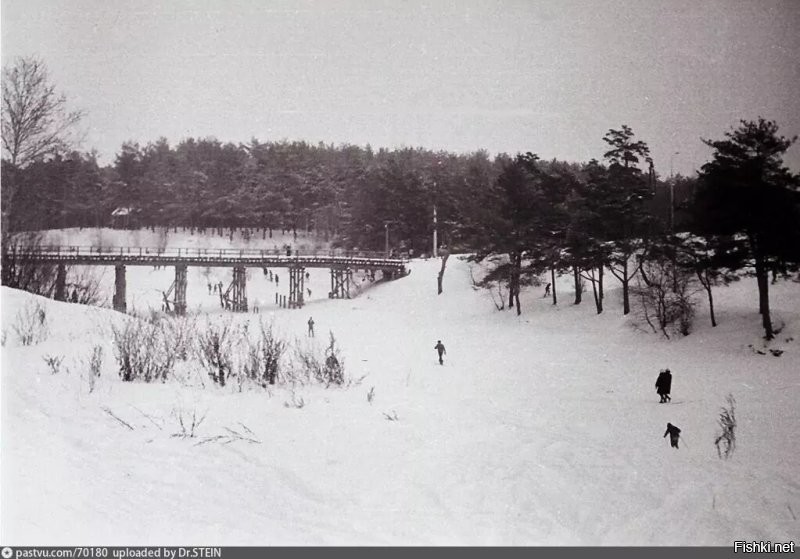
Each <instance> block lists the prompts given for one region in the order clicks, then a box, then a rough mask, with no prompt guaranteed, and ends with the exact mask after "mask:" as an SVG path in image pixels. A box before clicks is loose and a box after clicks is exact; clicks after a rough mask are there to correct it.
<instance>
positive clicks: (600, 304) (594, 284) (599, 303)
mask: <svg viewBox="0 0 800 559" xmlns="http://www.w3.org/2000/svg"><path fill="white" fill-rule="evenodd" d="M589 273H591V278H590V279H589V281H591V282H592V294H593V295H594V306H595V308H596V309H597V314H600V313H601V312H603V300H602V299H600V294H599V293H598V291H597V279H595V277H594V268H591V269H590V270H589Z"/></svg>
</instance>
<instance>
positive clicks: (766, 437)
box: [0, 243, 800, 546]
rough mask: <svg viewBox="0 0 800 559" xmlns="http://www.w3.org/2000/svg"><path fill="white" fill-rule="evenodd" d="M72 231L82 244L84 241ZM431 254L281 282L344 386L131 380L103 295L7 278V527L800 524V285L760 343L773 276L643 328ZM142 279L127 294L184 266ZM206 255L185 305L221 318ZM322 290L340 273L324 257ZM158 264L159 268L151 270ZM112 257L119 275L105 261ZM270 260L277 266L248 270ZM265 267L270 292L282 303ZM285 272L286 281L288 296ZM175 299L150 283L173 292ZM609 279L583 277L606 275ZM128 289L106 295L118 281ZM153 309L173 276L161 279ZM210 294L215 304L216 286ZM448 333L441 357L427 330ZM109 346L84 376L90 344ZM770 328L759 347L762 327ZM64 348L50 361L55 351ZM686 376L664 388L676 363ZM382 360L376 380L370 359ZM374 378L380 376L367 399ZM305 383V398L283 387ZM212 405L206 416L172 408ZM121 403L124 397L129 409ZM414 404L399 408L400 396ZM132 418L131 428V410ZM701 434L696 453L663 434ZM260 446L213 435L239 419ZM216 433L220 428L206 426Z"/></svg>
mask: <svg viewBox="0 0 800 559" xmlns="http://www.w3.org/2000/svg"><path fill="white" fill-rule="evenodd" d="M73 244H78V243H73ZM439 265H440V264H439V262H438V261H435V260H430V261H413V262H412V263H411V266H410V267H411V270H412V273H411V275H410V276H407V277H405V278H402V279H400V280H397V281H394V282H388V283H378V284H374V285H372V286H371V287H370V288H369V289H365V290H364V292H363V293H361V295H359V296H358V297H356V298H354V299H351V300H329V299H327V297H325V298H317V297H316V296H315V297H312V301H311V303H310V304H309V305H307V306H306V307H305V308H303V309H302V310H284V309H278V308H277V307H275V306H274V304H273V305H271V306H270V305H268V304H267V303H266V302H265V303H264V305H263V307H262V308H261V313H260V314H259V315H254V314H241V315H237V316H236V317H235V318H234V320H235V321H237V322H245V321H251V322H252V321H256V320H259V319H263V320H271V321H273V323H274V325H275V328H276V329H277V330H278V331H279V332H281V334H282V335H283V336H284V337H285V338H287V339H288V340H290V341H293V340H295V338H296V339H297V340H298V342H300V343H304V342H306V341H307V340H306V338H305V335H306V321H307V320H308V318H309V316H313V317H314V320H315V322H316V331H317V338H315V339H314V340H313V341H312V343H316V344H318V345H319V346H320V347H322V346H324V345H325V343H326V341H327V340H326V334H327V332H328V331H329V330H330V331H333V332H334V333H335V335H336V338H337V339H338V341H339V343H340V344H341V347H342V349H343V355H344V358H345V364H346V369H347V374H348V377H349V378H350V379H353V380H358V379H360V378H361V377H364V378H363V380H361V382H360V383H358V382H354V383H353V384H352V385H350V386H349V387H346V388H328V389H326V388H324V387H322V386H318V385H314V386H305V387H297V388H295V389H294V391H292V390H291V389H289V388H276V389H272V390H269V391H265V390H263V389H255V388H254V389H245V390H244V391H242V392H239V388H238V386H231V385H229V386H227V387H225V388H219V387H216V386H213V385H210V383H207V386H206V387H205V388H200V387H196V386H189V385H186V384H183V383H180V382H178V381H177V380H173V381H168V382H166V383H163V384H161V383H159V384H150V385H148V384H144V383H123V382H121V380H120V379H119V376H118V374H117V367H116V363H115V361H114V359H113V351H112V343H111V334H110V326H109V325H110V324H111V323H121V322H122V321H125V320H130V318H127V317H125V316H123V315H121V314H119V313H115V312H113V311H111V310H108V309H100V308H92V307H86V306H81V305H72V304H68V303H60V302H55V301H51V300H45V299H40V298H37V297H34V296H32V295H29V294H26V293H22V292H18V291H14V290H10V289H7V288H3V290H2V328H3V336H4V347H3V350H2V415H1V421H2V431H1V433H0V434H1V435H2V458H1V467H2V478H1V479H0V482H1V485H0V489H2V494H1V495H0V503H1V504H0V507H1V508H0V540H2V541H3V543H4V544H6V545H24V544H36V545H45V544H53V545H58V544H79V543H80V544H83V543H85V544H96V545H102V544H109V545H110V544H114V545H129V544H137V545H146V544H161V545H165V544H170V545H179V544H192V545H196V544H197V542H203V543H204V544H210V545H247V544H256V545H281V544H289V545H291V544H310V545H316V544H321V545H339V544H354V545H360V544H376V545H384V544H389V545H391V544H395V545H403V544H420V545H424V544H433V545H440V544H453V545H462V544H463V545H468V544H472V545H500V544H503V545H523V544H530V545H594V544H598V545H612V544H616V545H640V544H642V545H646V544H655V545H701V544H711V545H723V546H729V545H731V544H732V542H733V541H734V540H771V541H773V542H781V541H789V540H791V539H795V540H796V539H797V535H798V534H799V533H800V522H798V519H797V515H800V459H799V458H798V452H797V430H798V427H800V406H798V403H797V401H798V396H800V377H798V370H800V366H799V365H800V286H798V284H796V283H791V282H783V283H779V284H778V285H775V286H773V287H772V303H773V308H774V309H775V323H776V324H780V325H782V326H783V328H782V330H781V332H780V334H779V336H778V338H777V339H776V340H774V341H773V342H772V343H771V344H770V345H769V348H771V349H782V350H783V351H784V353H783V354H782V355H781V356H780V357H775V356H773V355H772V354H770V353H769V352H766V354H765V355H761V354H759V353H757V352H756V351H755V350H756V349H760V348H761V347H762V346H763V341H762V340H761V332H760V327H759V323H760V321H759V318H758V314H757V312H756V310H757V296H756V288H755V285H754V283H753V282H752V281H750V280H743V281H742V282H739V283H737V284H734V285H732V286H730V287H727V288H719V289H717V290H716V292H715V295H716V304H717V311H718V320H719V323H720V324H719V326H718V327H717V328H711V327H710V325H709V324H708V318H707V315H706V314H705V310H704V308H703V307H702V306H701V307H700V309H699V311H698V316H697V318H696V321H695V327H696V328H695V332H694V333H692V335H690V336H688V337H686V338H682V339H674V340H671V341H667V340H664V339H663V338H661V337H659V336H657V335H655V334H647V333H644V332H643V331H642V330H639V329H636V328H635V327H633V325H632V320H631V319H630V318H626V317H623V316H622V314H621V305H620V304H619V298H620V293H619V291H618V290H617V289H616V286H615V285H612V284H609V289H608V291H607V295H606V298H607V301H606V311H605V313H604V314H602V315H599V316H598V315H596V314H595V312H594V306H593V304H592V301H591V300H585V302H584V303H583V304H582V305H579V306H574V305H572V304H571V302H572V292H571V288H570V285H571V282H570V278H567V277H565V278H562V279H561V280H560V282H559V284H558V288H559V294H560V296H561V298H560V304H559V305H558V306H556V307H554V306H553V305H551V304H550V300H549V299H543V298H541V295H542V289H541V288H529V289H528V290H527V291H526V292H525V294H524V296H523V308H524V312H523V314H522V316H520V317H517V316H516V314H515V313H514V312H513V311H512V312H509V311H503V312H498V311H497V310H495V308H494V306H493V304H492V301H491V298H490V295H489V294H488V293H487V292H485V291H476V290H474V289H473V287H472V283H471V280H470V274H469V265H468V264H467V263H466V262H465V261H463V260H461V259H458V258H456V257H451V258H450V260H449V261H448V267H447V271H446V273H445V281H444V293H443V294H442V295H437V294H436V275H437V273H438V270H439ZM134 273H138V274H140V275H139V276H136V277H132V276H129V283H128V286H129V287H128V289H129V299H128V305H129V308H130V307H131V306H132V305H133V306H135V307H136V308H138V309H140V310H146V308H147V306H148V303H149V301H150V295H148V294H147V290H149V289H158V288H160V286H161V285H164V286H165V287H166V286H168V285H169V282H170V281H171V279H172V278H171V272H170V271H169V270H161V271H153V270H152V269H146V268H141V269H139V271H138V272H131V271H129V274H134ZM193 273H194V274H195V275H193V276H190V280H189V281H190V286H189V306H190V307H191V308H194V309H197V308H198V307H199V308H205V309H207V310H208V311H212V310H213V312H214V318H213V320H222V319H223V318H222V317H224V316H228V315H227V314H226V313H224V312H223V311H221V310H219V308H218V303H216V300H214V298H213V296H209V295H208V294H207V287H206V282H205V278H204V277H203V275H202V270H200V269H195V272H193ZM312 273H316V274H318V277H317V276H314V277H312V278H311V289H312V291H314V290H315V285H319V289H320V290H321V289H322V288H323V287H324V286H326V285H327V283H326V282H328V281H329V280H328V278H327V274H326V272H325V271H324V270H323V271H317V272H312ZM158 274H161V275H158ZM108 275H110V276H113V273H112V274H108ZM253 275H255V276H259V274H255V273H254V274H253ZM259 282H264V280H263V277H255V278H252V282H250V283H249V284H248V290H249V297H250V299H251V300H253V299H254V298H257V297H262V295H261V293H262V292H263V293H264V294H263V298H264V299H265V301H268V300H269V299H270V295H271V296H272V300H273V302H274V293H273V292H272V291H269V290H270V289H272V290H273V291H274V289H275V288H274V286H273V284H270V283H269V282H268V281H267V282H266V283H259ZM286 288H287V286H286V284H285V283H284V282H281V284H280V287H279V289H280V290H281V293H283V294H285V290H286ZM156 295H157V294H156ZM587 295H589V296H590V294H587ZM109 298H110V295H109ZM34 300H38V301H39V302H40V303H41V304H42V305H43V306H44V308H45V309H46V314H47V322H48V331H49V333H48V336H47V338H46V339H45V340H44V341H41V342H40V343H38V344H35V345H31V346H21V345H20V344H19V342H18V339H17V336H16V334H15V332H14V328H13V326H14V324H15V320H16V317H17V314H18V313H19V312H23V311H24V309H25V308H26V306H28V305H31V304H32V301H34ZM152 300H153V301H154V302H155V303H154V304H153V305H152V306H153V307H154V308H157V305H158V301H159V300H160V299H159V298H158V297H157V296H155V297H154V298H153V299H152ZM215 303H216V306H215ZM438 339H441V340H442V341H443V343H444V344H445V345H446V347H447V355H446V356H445V364H444V366H440V365H439V364H438V362H437V358H436V353H435V351H434V349H433V346H434V344H435V343H436V341H437V340H438ZM95 344H99V345H101V346H102V347H103V348H104V355H105V360H104V365H103V371H102V375H101V377H100V379H99V380H98V381H97V383H96V386H95V387H94V390H92V391H90V384H91V383H90V380H89V374H88V372H89V371H88V368H89V365H88V362H89V356H90V355H91V351H92V347H93V346H94V345H95ZM751 346H753V347H751ZM48 356H51V357H54V356H63V361H62V363H61V366H60V368H59V372H58V373H56V374H53V373H52V372H51V369H50V367H49V366H48V364H47V363H46V362H45V357H48ZM664 367H669V368H670V369H671V370H672V372H673V376H674V378H673V389H672V403H671V404H664V405H660V404H658V396H657V395H656V393H655V389H654V386H653V384H654V382H655V378H656V376H657V374H658V370H659V369H661V368H664ZM365 375H366V376H365ZM370 390H373V394H374V398H373V399H372V402H370V401H368V397H367V395H368V393H369V392H370ZM729 393H732V394H733V395H734V397H735V399H736V417H737V420H738V428H737V448H736V451H735V453H734V454H733V456H732V458H730V459H729V460H727V461H726V460H721V459H720V458H718V457H717V451H716V448H715V446H714V444H713V441H714V438H715V436H716V433H717V430H718V425H717V415H718V412H719V409H720V407H721V406H723V405H725V398H726V396H727V395H728V394H729ZM301 398H302V400H303V402H304V403H305V405H304V406H303V407H301V408H298V407H296V406H292V405H287V404H289V403H290V402H292V401H295V402H297V401H299V400H300V399H301ZM193 411H194V412H196V413H198V414H203V413H205V414H207V415H206V419H205V421H204V422H203V423H202V425H201V426H200V428H199V429H198V431H197V433H196V437H194V438H179V437H174V436H172V435H173V434H175V433H178V432H180V430H181V429H180V426H179V422H178V417H179V416H183V417H184V419H186V418H187V417H189V416H191V414H192V412H193ZM112 413H113V415H114V416H116V417H117V418H119V420H118V419H116V418H115V417H113V416H112V415H111V414H112ZM389 417H391V418H396V420H389V419H388V418H389ZM120 420H122V421H124V422H126V423H128V424H129V425H130V427H132V429H131V428H129V427H126V426H125V425H123V423H122V421H120ZM667 422H672V423H674V424H676V425H677V426H679V427H680V428H681V429H682V430H683V431H682V440H681V447H680V449H679V450H675V449H672V448H670V446H669V443H668V442H667V441H666V439H664V438H662V435H663V433H664V430H665V428H666V424H667ZM245 426H246V428H247V429H249V431H251V432H252V435H248V438H252V439H254V440H257V441H259V442H257V443H253V442H248V441H245V440H239V439H237V440H233V441H232V442H229V443H228V444H223V443H225V442H228V441H231V439H230V438H228V439H216V440H213V441H210V440H209V439H210V438H211V437H216V436H228V435H230V433H231V432H230V431H229V430H228V429H231V430H234V431H236V432H239V433H247V431H246V430H245ZM203 441H208V442H205V443H204V444H198V443H201V442H203Z"/></svg>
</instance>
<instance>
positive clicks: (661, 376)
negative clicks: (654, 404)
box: [656, 369, 672, 404]
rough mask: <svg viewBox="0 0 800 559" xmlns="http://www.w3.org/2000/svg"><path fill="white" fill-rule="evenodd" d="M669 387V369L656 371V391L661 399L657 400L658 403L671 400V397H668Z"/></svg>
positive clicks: (670, 385)
mask: <svg viewBox="0 0 800 559" xmlns="http://www.w3.org/2000/svg"><path fill="white" fill-rule="evenodd" d="M671 389H672V373H670V372H669V369H662V370H661V372H660V373H658V378H657V379H656V392H657V393H658V395H659V396H661V400H660V401H659V402H658V403H659V404H663V403H665V402H670V401H672V398H670V397H669V393H670V390H671Z"/></svg>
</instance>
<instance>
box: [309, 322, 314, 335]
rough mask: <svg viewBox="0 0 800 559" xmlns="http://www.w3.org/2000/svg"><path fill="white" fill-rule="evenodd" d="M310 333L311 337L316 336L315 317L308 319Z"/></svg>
mask: <svg viewBox="0 0 800 559" xmlns="http://www.w3.org/2000/svg"><path fill="white" fill-rule="evenodd" d="M308 335H309V337H311V338H313V337H314V317H310V318H309V319H308Z"/></svg>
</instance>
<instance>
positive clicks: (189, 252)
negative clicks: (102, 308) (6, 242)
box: [15, 246, 407, 271]
mask: <svg viewBox="0 0 800 559" xmlns="http://www.w3.org/2000/svg"><path fill="white" fill-rule="evenodd" d="M15 257H16V258H17V259H18V260H20V261H26V262H43V263H44V262H48V263H58V264H61V263H64V264H83V265H90V266H113V265H117V264H124V265H127V266H175V265H180V264H182V265H186V266H204V267H206V266H209V267H234V266H242V267H250V268H264V267H269V268H291V267H296V266H300V267H304V268H338V267H349V268H356V269H363V270H395V271H404V270H405V265H406V262H407V260H406V259H404V258H387V257H386V255H385V254H384V253H379V252H352V251H349V252H348V251H339V250H329V251H299V252H297V251H292V253H291V255H290V256H289V255H287V254H286V252H285V251H280V250H274V249H273V250H270V249H263V250H261V249H231V248H223V249H212V248H209V249H206V248H169V249H159V248H146V247H92V246H88V247H87V246H39V247H29V248H20V249H18V250H17V251H16V253H15Z"/></svg>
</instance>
